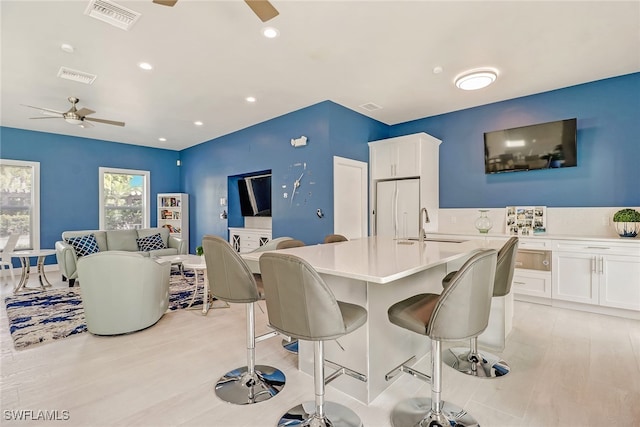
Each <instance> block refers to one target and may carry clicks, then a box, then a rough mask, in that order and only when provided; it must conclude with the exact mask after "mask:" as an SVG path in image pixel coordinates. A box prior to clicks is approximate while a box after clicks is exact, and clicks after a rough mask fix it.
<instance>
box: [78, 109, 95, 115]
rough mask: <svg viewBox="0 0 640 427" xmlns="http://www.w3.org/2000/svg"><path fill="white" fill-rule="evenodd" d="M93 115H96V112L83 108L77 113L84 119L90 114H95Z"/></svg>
mask: <svg viewBox="0 0 640 427" xmlns="http://www.w3.org/2000/svg"><path fill="white" fill-rule="evenodd" d="M93 113H95V111H93V110H91V109H89V108H84V107H82V108H81V109H79V110H78V111H76V114H77V115H79V116H82V117H84V116H88V115H89V114H93Z"/></svg>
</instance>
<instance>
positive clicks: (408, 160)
mask: <svg viewBox="0 0 640 427" xmlns="http://www.w3.org/2000/svg"><path fill="white" fill-rule="evenodd" d="M441 142H442V141H440V140H439V139H437V138H434V137H433V136H431V135H428V134H426V133H424V132H421V133H416V134H411V135H404V136H399V137H396V138H389V139H383V140H380V141H371V142H369V164H370V183H369V184H370V185H369V191H370V199H369V206H371V208H372V209H371V211H370V216H369V224H370V233H371V235H375V234H377V230H376V224H377V219H376V208H377V207H378V204H377V188H378V187H377V184H378V183H379V182H382V181H391V180H406V178H419V194H418V196H417V201H418V202H419V209H420V208H426V209H427V212H428V215H429V222H428V223H425V224H423V229H424V230H425V231H426V232H437V231H438V211H439V208H440V197H439V157H440V155H439V153H440V144H441ZM419 209H417V210H416V212H415V214H412V215H418V210H419ZM400 222H401V218H400V219H399V221H398V223H399V224H400ZM414 224H416V225H415V227H417V224H418V221H417V218H416V219H415V222H414ZM409 225H411V226H412V227H413V225H412V224H409ZM410 237H417V236H410Z"/></svg>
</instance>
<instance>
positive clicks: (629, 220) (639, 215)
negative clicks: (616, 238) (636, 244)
mask: <svg viewBox="0 0 640 427" xmlns="http://www.w3.org/2000/svg"><path fill="white" fill-rule="evenodd" d="M613 225H614V226H615V227H616V231H617V232H618V234H619V235H620V237H636V236H637V235H638V232H639V231H640V212H638V211H637V210H635V209H621V210H619V211H618V212H616V213H615V214H614V215H613Z"/></svg>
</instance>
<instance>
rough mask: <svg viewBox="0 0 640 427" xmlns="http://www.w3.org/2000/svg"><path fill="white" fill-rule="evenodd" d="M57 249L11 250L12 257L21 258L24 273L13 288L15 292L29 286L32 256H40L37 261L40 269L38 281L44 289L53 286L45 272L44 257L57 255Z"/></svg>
mask: <svg viewBox="0 0 640 427" xmlns="http://www.w3.org/2000/svg"><path fill="white" fill-rule="evenodd" d="M55 253H56V250H55V249H31V250H26V251H14V252H11V253H10V254H9V255H11V258H19V259H20V266H21V267H22V275H21V276H20V282H18V285H17V286H16V287H15V288H14V289H13V292H14V293H16V292H18V291H20V290H23V289H28V288H27V282H29V274H30V273H31V260H30V259H29V258H31V257H38V261H37V262H36V266H37V270H38V281H39V282H40V287H41V288H42V290H45V288H46V287H51V283H49V280H47V276H46V275H45V274H44V259H45V258H46V257H48V256H49V255H55ZM45 283H46V285H45Z"/></svg>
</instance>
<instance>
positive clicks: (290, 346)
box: [276, 239, 305, 354]
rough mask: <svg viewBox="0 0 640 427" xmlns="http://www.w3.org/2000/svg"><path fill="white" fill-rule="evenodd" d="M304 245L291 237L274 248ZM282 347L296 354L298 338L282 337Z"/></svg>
mask: <svg viewBox="0 0 640 427" xmlns="http://www.w3.org/2000/svg"><path fill="white" fill-rule="evenodd" d="M302 246H305V244H304V242H303V241H302V240H297V239H291V240H284V241H282V242H280V243H278V244H277V246H276V249H290V248H300V247H302ZM282 348H284V349H285V350H287V351H288V352H289V353H293V354H298V340H296V339H288V340H287V339H283V340H282Z"/></svg>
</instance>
